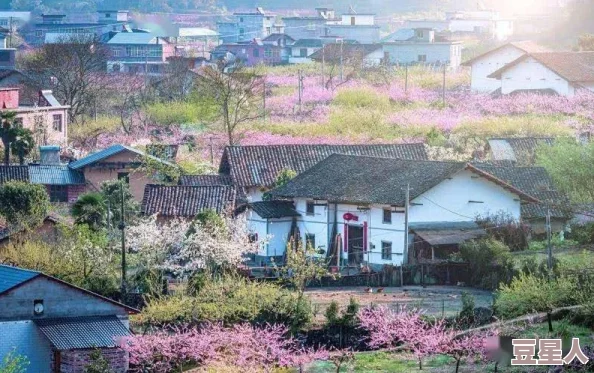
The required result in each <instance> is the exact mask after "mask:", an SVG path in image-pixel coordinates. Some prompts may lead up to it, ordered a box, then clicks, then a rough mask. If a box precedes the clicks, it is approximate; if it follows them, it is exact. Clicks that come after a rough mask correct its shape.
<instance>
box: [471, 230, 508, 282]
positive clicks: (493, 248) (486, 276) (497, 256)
mask: <svg viewBox="0 0 594 373" xmlns="http://www.w3.org/2000/svg"><path fill="white" fill-rule="evenodd" d="M460 257H461V258H462V260H464V261H465V262H467V263H468V264H469V266H470V273H471V278H470V281H471V283H472V285H474V286H479V287H482V288H485V289H496V288H497V287H498V286H499V283H501V282H503V283H509V281H511V279H512V278H513V275H514V274H515V272H514V264H513V260H512V259H511V254H510V251H509V247H507V246H506V245H505V244H504V243H503V242H500V241H497V240H494V239H492V238H485V239H480V240H473V241H467V242H464V243H463V244H462V245H460Z"/></svg>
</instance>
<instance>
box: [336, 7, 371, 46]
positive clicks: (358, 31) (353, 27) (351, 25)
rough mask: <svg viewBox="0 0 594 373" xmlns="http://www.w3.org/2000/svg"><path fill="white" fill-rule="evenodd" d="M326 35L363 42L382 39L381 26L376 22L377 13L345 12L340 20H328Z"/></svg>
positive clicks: (367, 42) (368, 42)
mask: <svg viewBox="0 0 594 373" xmlns="http://www.w3.org/2000/svg"><path fill="white" fill-rule="evenodd" d="M326 29H327V32H326V36H333V37H338V38H341V39H344V40H353V41H356V42H357V43H361V44H372V43H377V42H379V40H380V26H378V25H376V24H375V14H364V13H355V12H353V11H351V12H349V13H344V14H342V15H341V16H340V19H339V20H332V21H328V22H327V25H326Z"/></svg>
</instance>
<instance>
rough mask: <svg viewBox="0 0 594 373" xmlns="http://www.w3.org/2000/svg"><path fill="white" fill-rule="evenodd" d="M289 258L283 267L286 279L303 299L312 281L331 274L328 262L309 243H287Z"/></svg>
mask: <svg viewBox="0 0 594 373" xmlns="http://www.w3.org/2000/svg"><path fill="white" fill-rule="evenodd" d="M286 256H287V260H286V263H285V266H284V267H283V268H282V274H283V277H284V279H285V281H287V282H288V283H289V284H290V285H291V286H292V287H293V288H294V289H295V290H296V291H297V294H298V296H299V299H300V300H301V299H302V298H303V293H304V292H305V287H306V286H307V285H308V284H309V283H310V282H312V281H315V280H319V279H320V278H322V277H323V276H327V275H330V273H329V272H328V269H327V268H328V263H327V262H326V261H325V260H324V259H323V258H322V257H318V252H317V251H316V249H315V248H314V247H312V246H311V245H310V244H309V243H308V244H307V245H306V247H305V248H303V247H302V245H301V243H300V242H296V243H295V241H293V240H292V241H291V242H289V244H288V245H287V254H286Z"/></svg>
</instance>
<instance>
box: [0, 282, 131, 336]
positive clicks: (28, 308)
mask: <svg viewBox="0 0 594 373" xmlns="http://www.w3.org/2000/svg"><path fill="white" fill-rule="evenodd" d="M37 299H42V300H43V305H44V307H45V311H44V313H43V315H42V316H35V315H34V313H33V303H34V301H35V300H37ZM105 315H119V316H121V317H124V318H126V319H127V317H128V316H127V312H126V310H125V309H124V308H122V307H119V306H117V305H115V304H113V303H110V302H107V301H104V300H101V299H99V298H97V297H94V296H91V295H89V294H85V293H83V292H81V291H80V290H77V289H74V288H72V287H70V286H66V285H64V284H61V283H59V282H57V281H53V280H50V279H47V278H45V277H38V278H36V279H34V280H31V281H29V282H28V283H26V284H23V285H21V286H19V287H18V288H16V289H14V290H12V291H9V292H8V293H6V294H3V295H2V296H1V297H0V321H4V320H28V319H33V318H55V317H75V316H105ZM0 334H1V333H0Z"/></svg>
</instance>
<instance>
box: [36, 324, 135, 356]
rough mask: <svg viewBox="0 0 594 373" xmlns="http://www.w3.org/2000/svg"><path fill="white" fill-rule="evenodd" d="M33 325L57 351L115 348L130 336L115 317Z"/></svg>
mask: <svg viewBox="0 0 594 373" xmlns="http://www.w3.org/2000/svg"><path fill="white" fill-rule="evenodd" d="M34 323H35V325H37V327H38V328H39V330H41V332H42V333H43V334H44V335H45V336H46V337H47V339H49V341H50V342H51V344H52V346H53V347H54V348H55V349H57V350H58V351H64V350H75V349H86V348H108V347H118V346H119V343H118V342H119V339H120V338H121V337H126V336H129V335H130V331H129V330H128V328H127V327H126V326H125V325H124V324H123V323H122V322H121V321H120V320H119V319H118V317H117V316H115V315H111V316H92V317H65V318H56V319H38V320H34Z"/></svg>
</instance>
